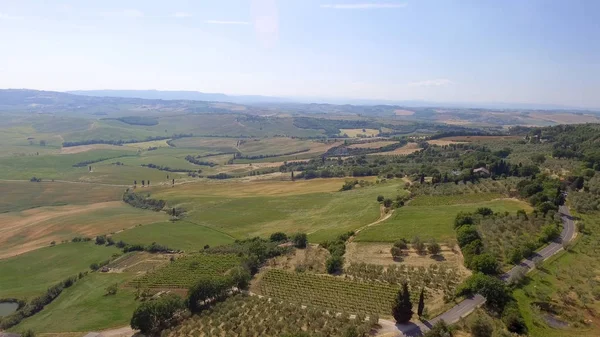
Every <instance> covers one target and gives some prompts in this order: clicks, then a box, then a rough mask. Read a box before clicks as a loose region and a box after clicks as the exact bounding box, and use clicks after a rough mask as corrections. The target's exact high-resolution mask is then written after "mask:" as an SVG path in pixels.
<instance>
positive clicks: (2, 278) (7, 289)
mask: <svg viewBox="0 0 600 337" xmlns="http://www.w3.org/2000/svg"><path fill="white" fill-rule="evenodd" d="M118 252H119V250H118V249H116V248H114V247H104V246H96V245H94V244H93V243H67V244H61V245H57V246H55V247H46V248H42V249H38V250H35V251H32V252H29V253H26V254H22V255H19V256H15V257H12V258H9V259H5V260H0V297H16V298H28V297H33V296H36V295H40V294H42V293H43V292H44V291H45V290H46V289H47V288H48V287H50V286H52V285H54V284H56V283H58V282H60V281H62V280H64V279H66V278H67V277H70V276H74V275H77V274H78V273H79V272H83V271H86V270H89V266H90V264H92V263H94V262H100V261H103V260H106V259H108V258H110V257H111V256H112V255H113V254H115V253H118Z"/></svg>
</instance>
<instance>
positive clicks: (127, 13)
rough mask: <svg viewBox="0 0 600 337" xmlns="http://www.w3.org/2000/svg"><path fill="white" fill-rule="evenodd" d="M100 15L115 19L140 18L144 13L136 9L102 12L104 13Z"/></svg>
mask: <svg viewBox="0 0 600 337" xmlns="http://www.w3.org/2000/svg"><path fill="white" fill-rule="evenodd" d="M100 15H102V16H104V17H116V18H141V17H143V16H144V13H143V12H142V11H139V10H137V9H124V10H121V11H115V12H104V13H101V14H100Z"/></svg>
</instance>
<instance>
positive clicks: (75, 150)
mask: <svg viewBox="0 0 600 337" xmlns="http://www.w3.org/2000/svg"><path fill="white" fill-rule="evenodd" d="M91 150H123V147H122V146H116V145H109V144H91V145H78V146H69V147H63V148H61V149H60V154H74V153H81V152H87V151H91Z"/></svg>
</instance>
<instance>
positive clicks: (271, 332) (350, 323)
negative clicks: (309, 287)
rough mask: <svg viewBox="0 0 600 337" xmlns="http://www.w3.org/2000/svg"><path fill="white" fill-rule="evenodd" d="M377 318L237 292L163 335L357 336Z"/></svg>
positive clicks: (372, 324) (244, 336)
mask: <svg viewBox="0 0 600 337" xmlns="http://www.w3.org/2000/svg"><path fill="white" fill-rule="evenodd" d="M377 321H378V317H377V316H376V315H371V316H370V317H369V318H368V319H367V318H366V317H365V316H364V315H357V316H356V318H352V319H351V318H350V317H349V315H347V314H342V315H337V316H336V315H334V314H331V313H328V312H327V311H324V310H322V309H317V308H312V307H307V308H304V309H301V308H299V307H298V305H296V304H290V303H285V302H276V301H274V300H268V299H266V298H259V297H258V296H247V295H236V296H233V297H231V298H229V299H227V300H226V301H224V302H220V303H217V304H215V305H214V307H212V308H211V309H210V310H207V311H205V312H203V313H201V314H200V315H197V316H193V317H191V318H189V319H188V320H186V321H184V322H183V323H182V324H181V325H179V326H177V327H174V328H172V329H171V330H166V331H164V332H163V334H162V335H163V336H169V337H183V336H197V337H208V336H219V337H230V336H232V337H251V336H265V337H270V336H273V337H275V336H277V337H279V336H285V335H291V334H294V335H295V334H298V333H301V332H304V333H307V334H308V335H310V336H315V337H317V336H319V337H325V336H330V337H337V336H339V337H342V336H354V335H353V334H352V335H351V334H348V332H349V331H352V330H354V331H356V332H358V335H360V336H362V335H363V334H365V333H369V332H370V331H371V330H372V329H373V328H374V326H375V324H377Z"/></svg>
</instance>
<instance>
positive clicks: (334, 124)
mask: <svg viewBox="0 0 600 337" xmlns="http://www.w3.org/2000/svg"><path fill="white" fill-rule="evenodd" d="M294 126H295V127H297V128H300V129H317V130H319V129H322V130H324V131H325V133H326V134H327V135H328V136H338V137H339V133H340V129H379V128H380V127H381V125H380V124H379V123H377V122H372V121H368V120H334V119H324V118H311V117H295V118H294Z"/></svg>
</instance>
